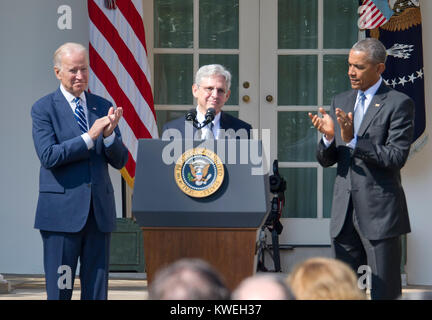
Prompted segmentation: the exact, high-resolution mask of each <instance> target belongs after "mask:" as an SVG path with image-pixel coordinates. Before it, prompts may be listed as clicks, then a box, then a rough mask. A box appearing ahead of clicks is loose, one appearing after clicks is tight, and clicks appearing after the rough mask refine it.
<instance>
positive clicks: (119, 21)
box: [96, 1, 150, 79]
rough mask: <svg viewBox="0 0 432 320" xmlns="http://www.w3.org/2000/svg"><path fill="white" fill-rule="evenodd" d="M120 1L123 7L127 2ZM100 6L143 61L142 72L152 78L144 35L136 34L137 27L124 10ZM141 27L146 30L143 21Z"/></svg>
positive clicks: (136, 57) (139, 20)
mask: <svg viewBox="0 0 432 320" xmlns="http://www.w3.org/2000/svg"><path fill="white" fill-rule="evenodd" d="M118 3H119V4H120V3H122V7H123V6H124V4H125V1H121V2H118ZM126 3H129V4H130V5H131V6H133V3H131V2H126ZM96 4H97V3H96ZM97 5H98V4H97ZM98 7H99V9H100V10H101V11H102V12H103V13H104V14H105V16H106V17H107V19H108V20H109V21H110V22H111V24H112V25H113V26H114V28H115V29H116V30H117V31H118V33H119V36H120V38H122V39H123V41H124V43H125V44H126V46H127V47H128V48H133V49H130V52H131V54H132V55H133V56H134V57H135V60H136V61H137V62H140V63H141V65H140V67H141V70H142V72H144V74H145V76H146V77H147V78H148V79H150V68H149V66H148V62H147V50H146V48H145V46H144V45H143V42H144V43H145V37H144V38H143V39H141V38H140V37H142V36H135V35H136V30H135V29H136V28H134V27H133V26H131V25H130V24H129V23H130V22H129V20H127V19H126V18H127V16H126V17H125V16H124V14H123V13H122V12H120V11H116V10H109V9H107V8H105V7H104V6H102V7H101V6H100V5H98ZM134 8H135V7H134ZM129 11H130V12H132V10H129ZM133 12H135V13H136V14H138V12H136V10H135V9H134V11H133ZM134 19H138V20H136V21H134V22H135V23H138V24H139V23H140V22H142V21H141V18H134ZM141 27H142V28H141V29H142V32H144V26H143V24H142V23H141ZM131 35H132V36H131Z"/></svg>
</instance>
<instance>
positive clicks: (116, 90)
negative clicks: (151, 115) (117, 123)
mask: <svg viewBox="0 0 432 320" xmlns="http://www.w3.org/2000/svg"><path fill="white" fill-rule="evenodd" d="M89 55H90V60H92V61H94V64H93V65H92V70H93V72H94V73H95V74H96V75H97V77H98V78H99V79H103V80H102V83H103V84H104V86H105V88H107V90H108V92H109V93H110V95H111V96H112V97H113V98H114V100H115V101H116V104H117V105H118V106H120V107H123V116H124V118H125V120H126V121H127V122H128V123H129V124H130V127H131V128H132V130H133V132H134V134H135V136H137V137H143V138H150V137H151V135H150V133H149V132H148V130H147V128H146V127H145V126H144V124H143V123H142V122H141V120H140V118H139V117H138V114H137V113H136V110H135V108H134V106H133V105H132V103H131V102H130V100H129V99H128V97H127V96H126V95H125V94H124V92H123V91H122V90H121V88H120V86H119V85H118V82H117V79H116V78H115V77H114V75H113V74H112V72H111V70H110V68H109V67H108V66H107V65H106V63H105V61H104V60H102V59H101V58H100V56H99V54H98V53H97V52H96V50H95V49H94V48H93V46H92V45H91V44H90V45H89Z"/></svg>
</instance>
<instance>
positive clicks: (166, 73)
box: [143, 0, 358, 245]
mask: <svg viewBox="0 0 432 320" xmlns="http://www.w3.org/2000/svg"><path fill="white" fill-rule="evenodd" d="M143 3H144V22H145V25H146V37H147V44H148V55H149V60H150V65H151V66H152V69H153V70H152V75H153V79H152V82H153V92H154V96H155V108H156V110H157V120H158V126H159V127H160V128H161V127H162V126H163V124H164V123H165V122H166V121H169V120H171V119H172V118H176V117H178V116H182V115H183V114H184V112H185V111H186V110H188V109H189V108H191V107H192V106H193V105H194V104H195V101H193V98H192V94H191V86H192V82H193V75H194V74H195V72H196V70H198V68H199V66H201V65H203V64H208V63H221V64H223V65H225V66H226V67H228V69H229V70H230V71H231V73H232V74H233V82H232V87H231V90H232V93H231V97H230V100H229V101H228V102H227V104H226V105H225V106H224V110H225V111H229V112H230V113H232V114H233V115H235V116H238V117H239V118H241V119H243V120H245V121H247V122H249V123H251V124H252V126H253V127H254V128H256V129H260V131H261V130H263V129H269V130H270V133H271V134H270V154H271V162H270V163H272V162H273V160H274V159H278V160H279V167H280V173H281V174H282V175H283V176H284V178H285V179H286V180H287V190H286V192H285V195H286V206H285V210H284V212H283V216H282V220H281V221H282V223H283V225H284V229H283V232H282V234H281V235H280V243H281V244H291V245H293V244H294V245H297V244H300V245H323V244H329V243H330V239H329V218H330V209H331V200H332V193H333V181H334V177H335V174H336V169H335V168H328V169H323V168H321V167H320V166H319V164H318V163H317V162H316V160H315V148H316V144H317V142H318V141H319V139H320V138H321V137H320V136H319V135H318V133H317V132H316V130H315V129H314V128H313V127H312V126H311V124H310V120H309V118H308V116H307V113H308V112H309V111H313V112H316V110H317V109H318V107H320V106H324V107H325V108H327V109H328V107H329V105H330V100H331V97H332V96H333V95H334V94H335V93H337V92H341V91H343V90H345V89H347V88H348V85H349V83H348V81H347V77H346V60H347V54H348V52H349V48H350V47H351V45H352V44H353V43H354V42H355V41H356V40H357V38H358V34H357V7H358V1H357V0H338V1H333V0H331V1H329V0H218V1H214V0H144V2H143Z"/></svg>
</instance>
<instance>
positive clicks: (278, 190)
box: [257, 160, 286, 272]
mask: <svg viewBox="0 0 432 320" xmlns="http://www.w3.org/2000/svg"><path fill="white" fill-rule="evenodd" d="M269 182H270V192H271V193H273V199H272V201H271V210H270V213H269V215H268V216H267V219H266V221H265V223H264V225H263V226H262V227H261V230H260V236H259V245H258V265H257V270H258V271H269V270H268V269H267V268H266V267H265V252H267V253H268V254H269V255H270V257H271V258H272V260H273V263H274V272H280V271H281V264H280V252H279V235H280V234H281V232H282V229H283V225H282V223H281V222H280V218H281V215H282V211H283V207H284V205H285V190H286V181H285V179H284V178H283V177H282V176H281V175H280V174H279V164H278V160H274V162H273V175H271V176H270V177H269ZM266 228H267V229H268V230H269V231H270V232H271V235H272V249H273V251H272V250H270V248H269V246H268V245H267V235H266V232H265V229H266Z"/></svg>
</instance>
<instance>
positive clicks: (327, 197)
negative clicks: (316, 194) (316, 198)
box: [323, 168, 336, 218]
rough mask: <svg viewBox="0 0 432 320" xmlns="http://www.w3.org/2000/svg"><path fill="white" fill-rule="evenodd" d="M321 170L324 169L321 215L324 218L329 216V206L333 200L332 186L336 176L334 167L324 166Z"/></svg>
mask: <svg viewBox="0 0 432 320" xmlns="http://www.w3.org/2000/svg"><path fill="white" fill-rule="evenodd" d="M323 171H324V183H323V201H324V203H323V210H324V212H323V216H324V218H330V216H331V207H332V202H333V186H334V181H335V178H336V168H325V169H324V170H323Z"/></svg>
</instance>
